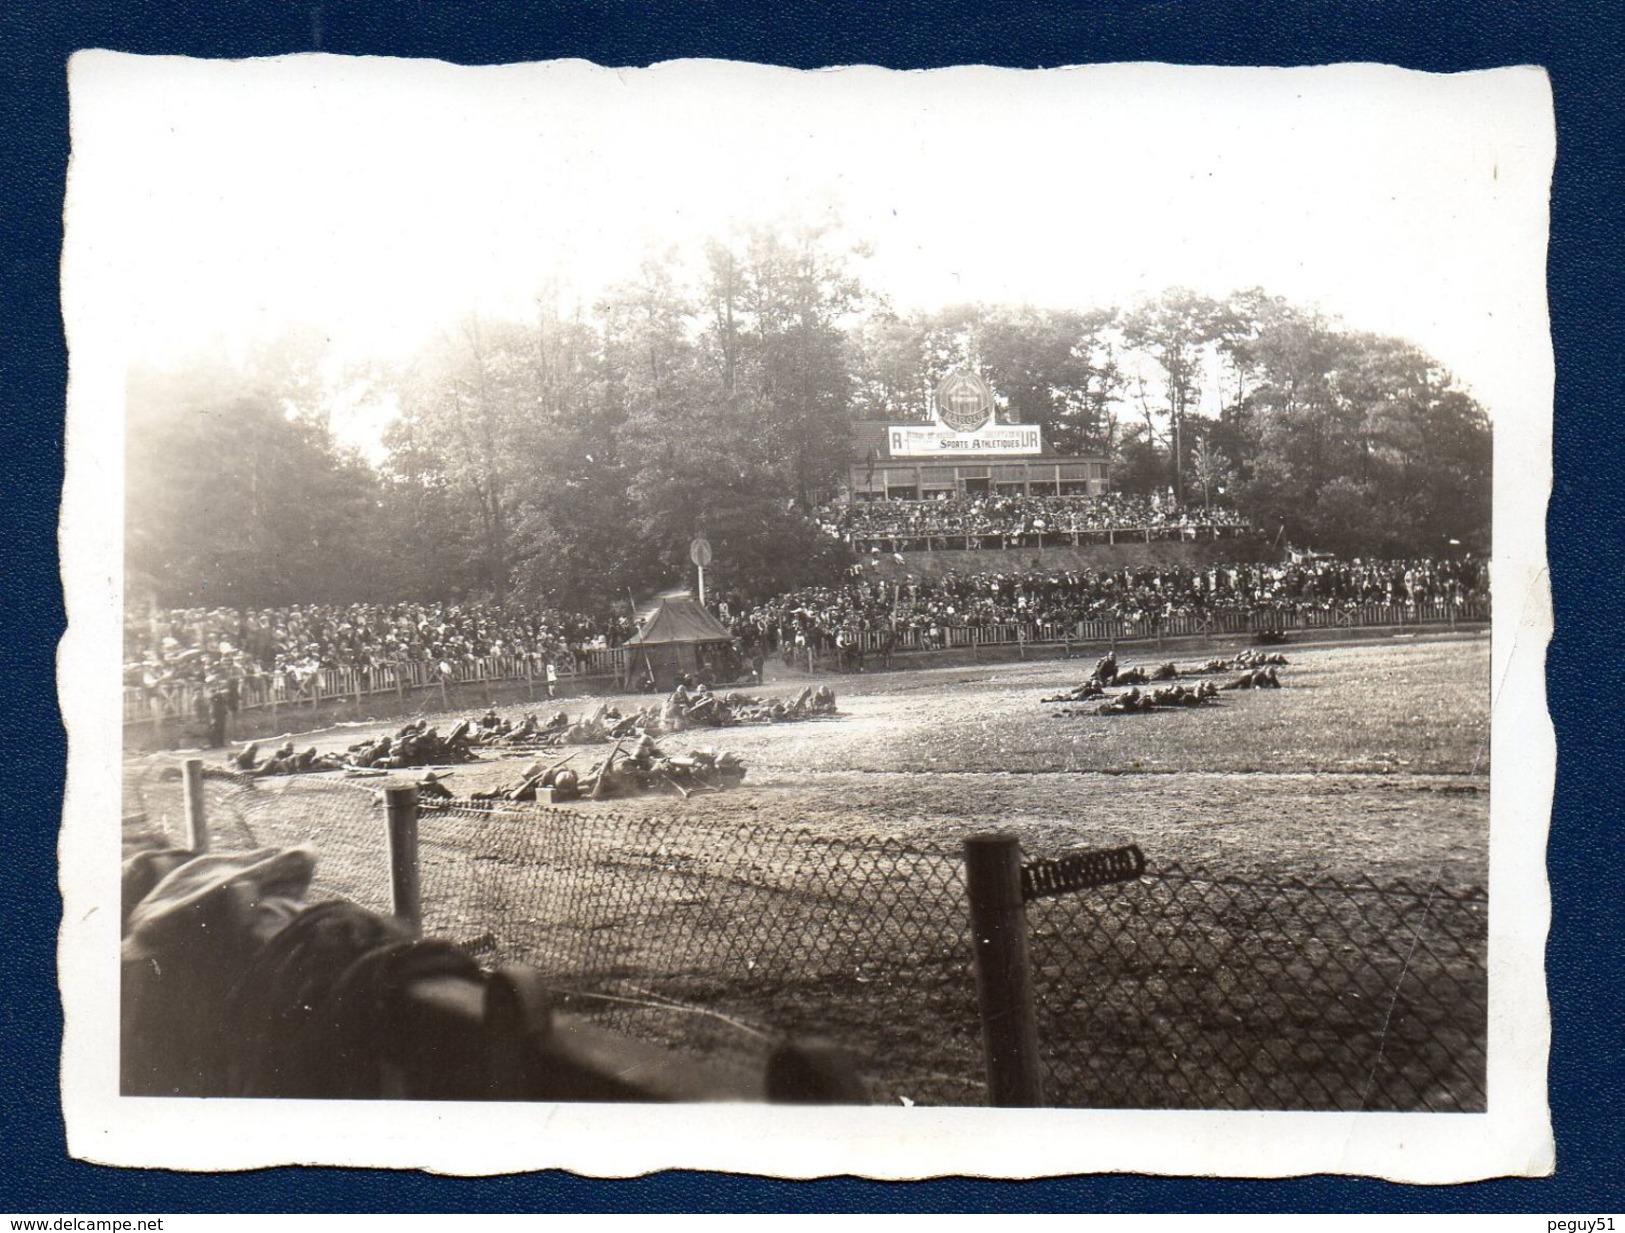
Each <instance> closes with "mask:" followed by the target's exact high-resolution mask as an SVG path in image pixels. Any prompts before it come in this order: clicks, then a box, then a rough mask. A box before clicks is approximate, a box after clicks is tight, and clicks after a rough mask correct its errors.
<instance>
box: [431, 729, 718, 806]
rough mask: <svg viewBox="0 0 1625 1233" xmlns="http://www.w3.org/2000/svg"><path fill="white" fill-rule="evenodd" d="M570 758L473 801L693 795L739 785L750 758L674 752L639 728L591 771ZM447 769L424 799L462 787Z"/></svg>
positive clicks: (531, 770) (532, 769) (436, 799)
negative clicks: (453, 784)
mask: <svg viewBox="0 0 1625 1233" xmlns="http://www.w3.org/2000/svg"><path fill="white" fill-rule="evenodd" d="M568 761H569V758H568V757H566V758H561V759H559V760H558V761H557V762H554V763H552V764H551V765H550V766H543V765H542V764H541V763H540V762H533V763H531V764H530V765H529V766H527V767H526V768H525V769H524V770H523V771H522V772H521V773H520V777H519V780H518V782H517V783H513V784H503V785H499V786H497V787H495V788H489V789H485V790H482V791H477V792H470V793H469V794H468V797H467V799H468V800H469V801H470V802H489V803H491V804H492V805H495V804H497V803H499V802H509V801H514V802H523V801H535V800H536V799H537V797H538V794H539V793H540V792H543V791H546V792H548V793H549V794H550V797H549V799H550V800H552V801H565V800H573V799H575V798H576V797H578V796H586V797H588V798H589V799H591V800H602V799H604V798H605V797H610V796H639V795H644V794H647V793H650V792H673V793H675V794H676V795H678V796H681V797H683V798H684V799H687V798H688V797H690V796H693V795H695V794H696V793H699V792H719V791H721V790H722V789H723V788H730V787H734V786H737V785H738V783H739V782H740V781H741V780H742V779H744V777H745V764H744V763H743V762H741V761H740V760H739V758H738V757H737V756H736V755H734V754H731V753H718V752H717V751H716V750H714V749H691V750H689V751H688V752H687V753H682V754H668V753H666V752H665V751H664V750H663V749H661V748H660V747H659V746H658V745H656V744H655V743H654V741H653V739H651V738H650V737H649V735H648V734H647V733H641V732H640V733H637V734H635V735H634V736H632V737H631V738H630V740H629V741H628V740H619V741H616V742H615V747H614V748H613V749H611V750H610V751H609V754H608V755H607V756H606V757H604V758H602V759H601V760H599V761H597V762H595V763H593V765H592V768H591V769H590V770H588V771H587V772H586V774H584V775H583V774H577V772H575V771H574V770H572V769H571V768H569V767H568V766H566V765H565V763H566V762H568ZM455 773H456V772H454V771H453V772H447V774H446V775H439V774H436V773H435V772H434V771H430V772H429V773H428V774H427V775H426V776H424V778H423V779H422V780H421V781H420V782H419V784H418V799H419V800H420V801H422V802H424V803H426V804H428V805H429V806H430V807H431V808H433V807H434V806H435V805H436V804H437V803H450V802H452V801H455V800H456V799H457V796H456V793H454V792H453V791H452V790H451V789H450V788H448V787H446V784H445V780H446V778H447V777H448V776H449V775H452V774H455Z"/></svg>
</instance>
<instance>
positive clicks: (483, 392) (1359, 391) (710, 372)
mask: <svg viewBox="0 0 1625 1233" xmlns="http://www.w3.org/2000/svg"><path fill="white" fill-rule="evenodd" d="M860 261H861V253H859V252H857V251H856V250H854V249H852V248H851V247H849V246H846V245H844V244H843V243H842V242H841V241H840V240H839V238H838V237H837V236H836V235H834V234H832V233H830V232H827V231H818V230H802V231H785V230H774V229H758V230H754V231H750V232H747V233H745V234H742V235H739V236H736V237H733V238H731V239H729V240H727V241H717V242H714V243H712V244H710V245H708V246H707V247H706V249H705V250H704V251H703V252H702V253H690V254H677V253H666V254H661V255H659V256H656V257H651V258H650V259H648V260H647V261H645V263H644V264H643V266H642V268H641V270H640V271H639V273H638V275H637V276H636V277H635V278H633V279H632V280H630V281H629V282H628V283H626V284H625V285H623V286H619V287H616V288H614V289H613V290H612V291H611V292H610V293H609V294H608V295H606V296H605V297H604V298H603V300H602V301H601V302H599V303H597V304H595V305H593V306H591V307H590V309H579V308H575V309H572V308H566V307H564V306H563V305H562V303H561V301H560V299H559V298H558V297H557V296H555V295H552V294H543V295H542V296H540V297H538V300H537V305H536V310H535V313H534V315H533V316H532V318H531V319H530V320H528V321H494V320H485V319H478V318H473V317H468V318H465V319H462V320H460V321H458V322H456V323H454V324H453V325H452V326H450V327H449V328H448V329H447V330H446V331H445V332H444V333H443V335H442V336H441V337H440V338H439V339H437V340H436V341H435V342H434V343H433V344H432V345H430V346H427V347H425V348H424V349H423V350H422V351H421V352H420V353H419V354H418V355H417V356H416V357H415V358H414V360H413V361H412V362H411V363H410V364H408V365H405V366H402V367H399V368H395V369H391V370H387V371H385V370H377V371H370V372H368V373H366V374H353V373H351V374H334V373H333V372H332V371H331V368H330V366H328V365H326V364H325V363H324V362H323V356H322V348H321V343H320V340H319V339H312V338H310V337H308V336H302V337H295V338H292V339H285V340H282V341H281V342H279V343H278V344H277V345H275V346H272V347H268V348H266V349H264V350H263V351H261V352H260V353H259V354H257V355H255V356H253V357H251V358H250V359H249V360H248V361H247V362H245V363H244V364H241V365H238V366H236V367H228V366H226V365H218V366H214V367H210V368H194V369H190V370H187V371H184V372H170V373H135V374H132V376H131V379H130V382H129V389H128V421H127V423H128V436H127V440H128V447H127V448H128V462H129V467H128V476H129V479H128V488H127V507H126V565H127V570H128V572H129V575H130V578H131V580H132V583H133V585H134V587H135V590H136V592H137V593H145V594H151V595H152V596H153V597H154V598H155V599H157V600H158V601H159V602H161V603H164V604H169V605H191V604H197V605H218V604H246V605H268V604H288V603H301V602H342V601H356V600H374V601H387V600H397V599H411V600H425V601H427V600H437V599H449V598H457V597H481V598H488V599H493V600H498V601H500V600H504V599H507V598H514V599H518V600H523V601H525V602H531V603H535V602H545V603H549V604H553V605H562V606H563V607H567V608H580V607H590V608H595V609H596V608H601V607H603V606H604V605H606V604H610V603H614V602H618V601H620V600H623V599H624V598H625V597H626V596H627V595H628V594H629V593H632V594H636V595H638V596H639V597H642V596H644V595H647V594H648V593H649V592H650V591H651V590H653V589H656V588H658V587H662V586H665V585H669V584H670V583H671V582H673V581H675V580H677V579H681V578H684V577H686V576H687V574H688V572H689V571H688V566H687V551H688V543H689V541H690V539H691V538H692V536H693V535H694V533H695V532H696V531H700V530H703V531H704V532H705V533H706V534H707V536H708V537H709V538H710V540H711V543H712V545H713V549H714V551H715V563H714V566H713V570H712V573H711V579H712V581H713V583H714V585H716V586H717V587H718V588H719V589H726V590H731V591H733V592H736V593H740V594H749V595H758V596H762V595H768V594H773V593H776V592H779V591H784V590H789V589H791V588H793V587H798V586H806V585H816V584H819V583H822V582H827V581H829V580H831V579H833V578H836V577H838V576H839V574H840V572H841V571H842V570H843V569H844V568H845V567H846V565H847V564H848V561H847V559H846V558H845V556H844V552H845V549H843V548H842V547H841V546H840V545H839V544H838V543H836V542H835V541H833V540H831V539H830V538H829V537H827V536H825V535H823V534H821V533H820V532H819V531H818V529H817V528H816V526H815V525H814V524H813V523H812V521H811V520H810V519H809V518H808V517H807V513H808V511H810V510H811V509H812V508H813V507H814V506H815V505H816V504H817V503H818V502H820V501H822V500H825V499H827V498H828V496H829V495H830V494H831V493H832V491H833V490H834V489H835V488H836V486H837V485H838V483H839V481H840V478H841V476H842V475H843V474H844V472H845V469H846V467H847V465H848V463H849V462H850V461H852V459H851V458H850V448H851V447H850V445H849V438H850V430H849V424H850V421H851V420H853V419H875V420H886V421H891V422H905V421H909V420H919V419H923V418H925V416H926V414H927V407H928V401H927V391H928V390H929V389H931V388H932V387H934V385H935V384H936V382H937V381H939V380H940V379H941V378H942V376H944V375H946V373H948V372H949V371H951V370H952V369H954V368H956V367H959V366H961V365H971V366H974V367H976V368H978V369H979V370H980V371H981V372H982V373H983V375H984V376H986V377H987V378H988V380H989V382H990V383H991V384H992V386H993V388H994V389H995V390H996V391H997V393H998V395H999V400H1000V405H999V415H1000V418H1001V419H1003V420H1005V421H1007V422H1019V423H1033V424H1038V425H1040V426H1042V428H1043V429H1044V433H1045V439H1046V441H1047V442H1048V443H1050V444H1051V445H1052V446H1053V447H1054V448H1055V449H1057V450H1059V451H1061V452H1063V453H1088V454H1099V455H1104V456H1106V457H1108V458H1109V459H1110V460H1111V462H1112V471H1113V479H1114V485H1115V487H1117V488H1118V489H1119V490H1122V491H1125V492H1130V493H1136V492H1138V493H1145V492H1151V491H1167V490H1169V489H1172V490H1173V491H1174V493H1175V495H1176V496H1178V497H1179V498H1180V499H1181V500H1183V501H1186V502H1216V503H1223V504H1227V505H1231V506H1234V507H1236V508H1237V509H1238V510H1239V511H1240V512H1241V513H1243V514H1244V515H1246V516H1247V517H1249V518H1250V519H1251V520H1252V521H1253V522H1254V523H1255V524H1256V525H1258V526H1259V527H1261V528H1263V529H1264V530H1265V531H1266V532H1267V533H1269V534H1270V535H1271V536H1272V537H1277V538H1280V539H1282V541H1283V542H1289V543H1293V544H1296V545H1298V546H1300V547H1315V548H1320V549H1324V550H1328V551H1335V552H1340V553H1344V554H1348V555H1358V554H1365V555H1370V556H1390V557H1392V556H1407V555H1417V556H1420V555H1437V554H1439V553H1441V552H1443V551H1446V550H1447V544H1448V541H1450V540H1457V541H1459V542H1460V543H1461V544H1462V545H1464V546H1466V547H1469V548H1473V549H1477V550H1480V551H1482V550H1484V549H1487V547H1488V536H1489V521H1490V441H1491V430H1490V423H1489V420H1488V417H1487V416H1486V415H1485V413H1484V411H1483V409H1482V408H1480V407H1479V406H1478V405H1477V404H1476V403H1475V402H1474V401H1473V400H1472V399H1471V398H1470V397H1469V396H1468V395H1467V394H1466V393H1464V392H1463V391H1462V390H1461V389H1460V388H1458V387H1457V386H1456V385H1454V383H1453V382H1452V380H1451V378H1450V376H1449V374H1448V373H1446V372H1445V371H1443V370H1442V368H1441V367H1440V366H1439V365H1438V364H1437V363H1436V362H1435V361H1434V360H1432V359H1431V358H1430V357H1429V356H1427V355H1426V354H1425V353H1423V352H1422V351H1421V350H1419V349H1418V348H1416V347H1415V346H1413V345H1411V344H1409V343H1406V342H1402V341H1400V340H1397V339H1393V338H1384V337H1379V336H1375V335H1370V334H1362V333H1358V332H1354V331H1350V330H1347V329H1345V328H1343V327H1341V326H1340V325H1339V324H1338V323H1336V322H1334V321H1329V320H1326V319H1324V318H1323V317H1321V316H1320V315H1318V314H1316V313H1314V312H1310V311H1305V310H1303V309H1300V308H1296V307H1294V306H1292V305H1290V304H1287V303H1285V302H1283V301H1281V300H1279V299H1275V298H1272V297H1270V296H1268V295H1266V294H1264V293H1263V292H1261V291H1248V292H1242V293H1238V294H1236V295H1233V296H1231V297H1229V298H1228V299H1225V300H1214V299H1210V298H1207V297H1203V296H1198V295H1195V294H1193V293H1191V292H1188V291H1184V290H1180V289H1174V290H1170V291H1168V292H1165V293H1164V294H1162V295H1160V296H1158V297H1156V298H1154V299H1151V300H1148V301H1147V302H1145V303H1142V304H1137V305H1134V306H1130V307H1127V308H1122V309H1100V308H1092V309H1077V310H1052V309H1038V308H1032V307H1020V308H1014V307H1007V306H979V305H969V306H959V307H954V308H950V309H946V310H943V311H940V312H934V313H915V314H909V315H902V314H899V313H897V312H895V311H894V310H892V308H891V307H890V306H889V305H888V304H887V303H886V302H885V301H884V299H883V298H881V297H880V296H878V295H876V294H874V293H873V292H872V291H869V290H866V289H865V288H863V287H862V286H861V285H860V284H859V282H858V279H857V278H856V276H855V273H854V271H855V269H856V268H857V266H858V265H859V263H860ZM341 393H342V396H343V398H344V399H345V400H347V401H349V402H351V403H352V404H353V403H354V402H356V401H357V400H358V399H360V400H362V401H366V400H371V401H373V402H375V403H376V402H382V401H387V402H391V403H393V405H394V407H395V408H396V415H395V417H394V419H393V422H392V423H391V425H390V426H389V428H388V429H387V431H386V432H385V434H384V436H383V438H382V440H381V441H380V442H379V445H380V447H381V448H380V450H379V451H378V454H377V457H375V458H373V459H371V460H369V459H365V458H363V457H362V456H361V455H359V454H357V453H355V452H354V451H352V450H347V449H345V448H343V447H341V446H340V445H339V444H338V442H337V441H336V439H335V437H334V435H333V433H332V431H331V429H330V426H329V422H328V410H329V407H330V405H331V404H332V402H333V401H334V399H335V398H338V397H340V395H341Z"/></svg>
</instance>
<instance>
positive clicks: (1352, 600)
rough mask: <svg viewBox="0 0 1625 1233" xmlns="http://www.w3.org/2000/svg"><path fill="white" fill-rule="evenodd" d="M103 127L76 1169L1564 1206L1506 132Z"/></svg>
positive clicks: (79, 827)
mask: <svg viewBox="0 0 1625 1233" xmlns="http://www.w3.org/2000/svg"><path fill="white" fill-rule="evenodd" d="M70 81H71V86H72V108H73V164H72V166H71V168H70V178H69V192H68V212H67V219H66V236H67V243H66V250H65V257H64V266H63V278H64V304H65V309H66V313H65V315H66V320H67V327H68V341H69V347H70V355H71V376H72V383H71V389H70V406H69V416H70V424H69V436H68V464H67V466H68V499H67V501H66V503H65V505H64V512H63V524H62V533H63V545H64V559H65V567H64V568H65V583H66V586H67V590H68V596H69V616H70V630H69V635H68V638H67V639H66V640H65V642H64V645H63V654H62V661H61V673H62V697H63V706H64V713H65V715H66V717H67V719H68V725H69V731H70V738H71V741H72V757H71V764H70V785H69V798H68V808H67V818H66V822H65V829H64V833H63V846H62V853H63V891H64V897H65V902H66V907H67V912H66V915H65V920H66V921H67V922H68V923H67V924H66V925H65V927H64V932H63V943H62V973H63V976H62V980H63V988H64V999H65V1003H66V1006H67V1012H68V1027H67V1038H66V1046H65V1068H64V1100H65V1104H66V1107H67V1112H68V1121H69V1134H70V1142H71V1144H72V1146H73V1148H74V1150H75V1152H76V1154H80V1155H84V1156H86V1157H88V1158H90V1159H97V1160H104V1161H107V1162H109V1163H115V1164H165V1165H171V1166H175V1167H184V1168H205V1169H207V1168H241V1167H251V1166H254V1165H261V1164H274V1163H292V1162H306V1163H336V1164H343V1163H365V1164H391V1165H403V1166H426V1167H433V1168H443V1169H447V1170H450V1171H463V1172H497V1171H502V1170H504V1169H511V1168H535V1167H548V1166H553V1167H558V1166H563V1167H569V1168H576V1169H579V1170H581V1171H584V1172H600V1173H606V1174H616V1173H630V1172H637V1171H639V1170H642V1169H648V1168H659V1167H671V1166H685V1165H686V1166H691V1167H692V1166H699V1167H707V1168H718V1169H733V1170H736V1171H756V1170H759V1171H763V1172H772V1173H780V1174H786V1175H793V1176H807V1175H816V1174H820V1173H829V1172H848V1173H858V1174H864V1175H869V1176H890V1177H907V1176H929V1175H932V1174H934V1173H942V1172H981V1173H986V1174H991V1175H995V1176H1000V1175H1002V1176H1034V1175H1041V1174H1045V1173H1055V1172H1082V1171H1087V1170H1090V1169H1103V1168H1114V1169H1137V1170H1141V1171H1148V1172H1211V1173H1230V1174H1240V1175H1260V1176H1268V1175H1279V1174H1284V1173H1294V1172H1308V1171H1348V1172H1370V1173H1376V1174H1379V1175H1382V1176H1390V1177H1399V1178H1405V1179H1408V1180H1423V1181H1455V1180H1467V1179H1469V1178H1474V1177H1484V1176H1493V1175H1505V1174H1509V1173H1523V1174H1531V1173H1542V1172H1546V1171H1549V1169H1550V1167H1551V1141H1550V1130H1549V1124H1548V1120H1547V1113H1546V1095H1545V1086H1544V1067H1545V1047H1546V1039H1547V1036H1546V1033H1547V1030H1548V1029H1547V1023H1546V1018H1545V1013H1546V1012H1545V1001H1544V985H1543V977H1542V968H1541V946H1542V942H1543V939H1544V930H1545V912H1546V898H1545V896H1546V890H1545V884H1544V880H1543V874H1542V872H1541V863H1540V857H1541V853H1542V851H1543V844H1544V834H1545V828H1546V822H1547V814H1548V811H1549V806H1550V794H1551V774H1552V753H1551V733H1550V727H1549V724H1548V722H1547V719H1546V713H1545V704H1544V694H1543V692H1542V684H1541V663H1542V656H1543V653H1544V645H1545V640H1546V638H1547V636H1548V632H1549V623H1550V621H1549V616H1548V615H1547V601H1546V599H1545V582H1544V576H1543V569H1544V538H1543V531H1542V519H1543V517H1544V508H1545V501H1546V492H1547V489H1548V487H1549V483H1550V464H1549V454H1550V418H1551V397H1552V394H1551V392H1552V361H1551V346H1550V340H1549V336H1548V333H1547V326H1546V309H1545V290H1544V265H1545V258H1546V240H1547V210H1548V193H1549V185H1550V179H1551V173H1552V161H1553V134H1552V123H1551V97H1550V89H1549V86H1548V84H1547V82H1546V79H1545V77H1544V75H1543V74H1542V73H1541V72H1540V71H1539V70H1537V69H1517V68H1512V69H1504V70H1496V71H1492V72H1483V73H1473V74H1462V75H1455V76H1430V75H1427V74H1422V73H1414V72H1408V71H1403V70H1399V69H1391V68H1384V67H1381V66H1372V65H1363V66H1332V67H1327V68H1313V69H1294V70H1279V69H1277V70H1272V69H1193V68H1179V67H1175V66H1153V65H1112V66H1096V67H1078V68H1072V69H1064V70H1053V71H1044V72H1017V71H1011V70H996V69H985V68H975V67H969V66H967V67H965V68H956V69H945V70H939V71H932V72H915V73H897V72H889V71H883V70H878V69H864V68H845V69H831V70H828V71H825V72H817V73H805V72H792V71H789V70H784V69H775V68H769V67H765V66H753V65H743V64H724V63H700V62H680V63H674V64H669V65H661V66H656V67H653V68H644V69H606V68H600V67H597V66H594V65H591V64H587V63H584V62H559V63H553V64H544V65H529V66H510V67H493V68H457V67H453V66H450V65H445V64H434V63H429V62H404V61H396V62H390V61H371V60H365V59H354V60H349V59H344V58H340V57H327V56H310V57H292V58H288V59H282V60H267V61H243V62H236V63H228V62H201V61H188V60H179V59H163V58H143V57H136V56H125V55H114V54H110V53H86V54H82V55H81V56H79V57H77V58H76V60H75V62H74V64H73V68H72V73H71V76H70ZM1492 754H1493V756H1492ZM1492 806H1493V808H1492ZM673 1106H678V1107H676V1108H674V1107H673Z"/></svg>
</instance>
